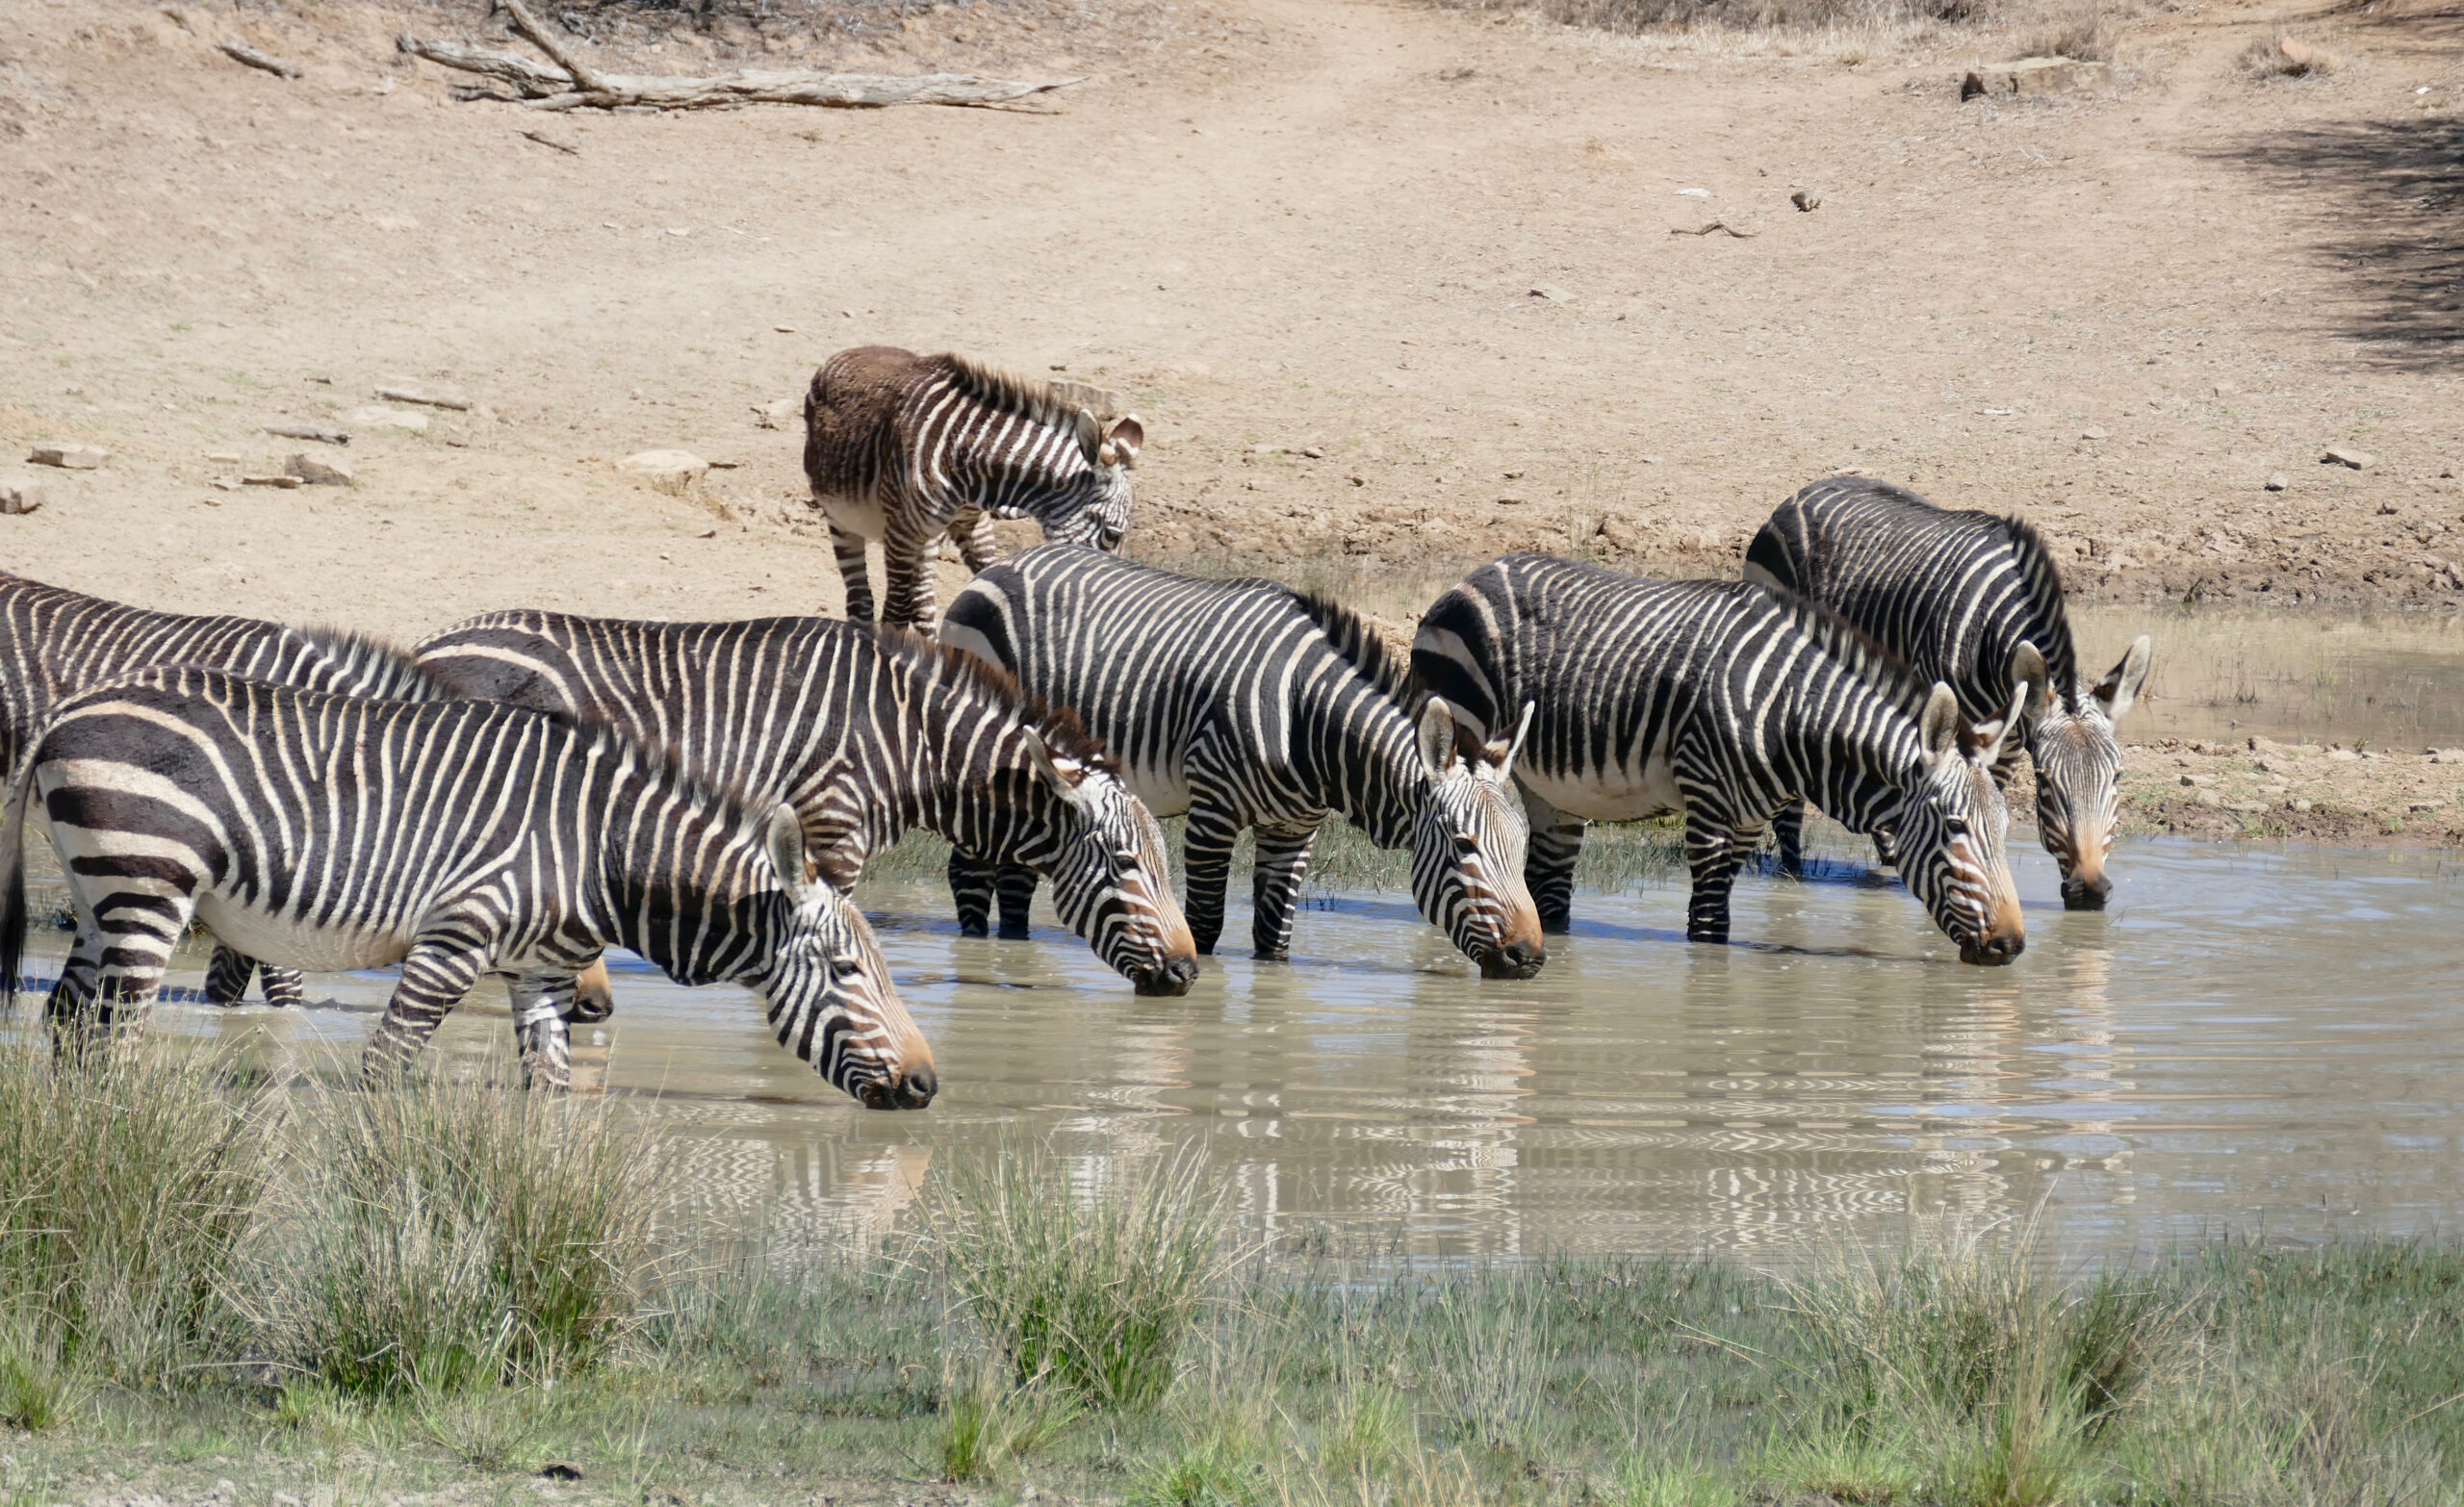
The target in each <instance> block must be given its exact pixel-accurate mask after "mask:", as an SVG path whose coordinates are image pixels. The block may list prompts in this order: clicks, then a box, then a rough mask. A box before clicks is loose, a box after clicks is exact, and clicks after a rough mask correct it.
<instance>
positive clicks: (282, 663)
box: [0, 572, 611, 1022]
mask: <svg viewBox="0 0 2464 1507" xmlns="http://www.w3.org/2000/svg"><path fill="white" fill-rule="evenodd" d="M167 664H192V665H199V666H203V667H205V668H207V669H214V670H226V671H229V672H231V673H232V674H234V675H241V676H245V677H248V678H250V679H252V680H265V681H269V682H271V683H274V684H279V685H289V686H293V687H295V688H296V689H299V690H303V691H322V692H327V693H329V694H332V695H336V696H373V697H380V698H384V699H386V700H389V701H434V700H437V699H440V698H442V697H444V696H446V695H448V694H449V693H448V692H447V691H445V690H444V689H443V688H442V687H440V686H438V685H436V684H435V683H433V682H432V681H430V680H429V679H428V678H427V677H425V676H423V675H422V674H421V673H420V672H419V670H418V669H417V668H416V667H415V666H413V665H412V663H411V662H410V660H409V658H408V657H406V656H405V655H403V654H402V653H401V652H400V651H398V650H396V649H394V648H392V647H391V646H390V645H386V644H381V643H378V642H376V641H375V640H373V639H368V638H363V637H360V636H359V635H357V634H352V633H335V632H324V631H317V630H309V629H301V628H294V627H285V626H282V625H281V624H278V623H267V622H263V621H261V620H259V619H256V618H240V617H228V616H216V617H192V616H189V615H186V614H182V613H174V612H150V611H147V610H146V609H144V608H142V607H131V606H126V605H124V604H122V603H120V602H116V601H107V600H104V599H102V598H100V597H89V596H87V595H85V594H84V593H83V592H74V591H69V590H67V589H66V588H64V587H60V586H46V585H44V584H43V583H42V582H40V581H33V580H28V579H26V578H25V577H23V576H20V575H9V574H7V573H6V572H0V767H5V768H6V769H8V770H9V771H10V772H12V773H13V772H14V771H15V769H16V767H17V761H18V760H19V759H21V758H22V757H24V755H25V753H26V750H27V749H28V748H29V747H31V746H32V742H33V738H34V735H35V733H36V731H37V730H38V729H39V728H41V727H42V725H43V724H44V723H45V722H46V721H47V720H49V718H50V716H51V711H52V708H53V707H54V706H55V705H57V704H58V703H59V702H60V701H61V700H62V699H63V698H64V697H66V696H68V695H71V694H72V693H74V692H76V691H78V690H80V689H82V688H84V687H86V686H89V685H92V684H95V683H97V682H99V681H103V680H108V679H111V678H113V677H116V676H120V675H124V674H127V673H128V672H130V671H134V670H142V669H146V668H149V667H151V666H155V665H167ZM256 972H257V962H256V959H254V958H248V957H246V956H244V955H243V954H241V953H238V952H235V951H233V950H232V949H231V948H229V947H227V946H218V947H216V948H215V950H214V960H213V961H212V963H210V964H209V965H208V966H207V968H206V975H205V997H206V1001H207V1003H209V1004H213V1005H236V1004H238V1003H239V1002H240V1001H241V1000H242V999H243V998H244V997H245V996H246V994H247V992H248V980H249V977H250V976H251V975H252V974H255V973H256ZM264 978H265V991H266V1003H267V1004H269V1005H274V1006H288V1005H297V1004H299V1003H300V1002H301V1001H302V1000H303V999H304V998H305V997H306V991H305V989H304V987H303V986H302V983H301V981H300V977H299V974H298V971H297V970H295V969H291V968H271V967H269V968H267V969H266V970H265V972H264ZM610 1009H611V1004H610V1001H609V998H608V991H607V973H606V970H605V969H604V968H602V967H600V966H598V965H597V964H593V965H592V967H591V969H590V972H589V974H588V975H587V976H586V977H585V978H584V979H583V981H582V983H581V984H580V987H579V989H578V992H577V994H576V996H575V999H574V1004H573V1010H574V1015H573V1018H574V1019H577V1020H581V1021H585V1022H589V1021H599V1020H604V1019H606V1018H607V1016H608V1012H609V1010H610Z"/></svg>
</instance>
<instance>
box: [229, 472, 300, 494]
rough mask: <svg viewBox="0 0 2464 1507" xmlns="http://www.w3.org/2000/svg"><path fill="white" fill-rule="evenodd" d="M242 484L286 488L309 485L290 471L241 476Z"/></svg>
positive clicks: (245, 485)
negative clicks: (276, 473) (277, 473)
mask: <svg viewBox="0 0 2464 1507" xmlns="http://www.w3.org/2000/svg"><path fill="white" fill-rule="evenodd" d="M240 484H241V485H242V486H244V487H280V488H284V489H286V490H287V489H289V488H292V487H304V486H306V485H307V483H306V482H304V481H302V480H300V479H299V478H298V477H296V476H294V475H292V474H290V473H281V474H279V475H265V476H243V477H241V478H240Z"/></svg>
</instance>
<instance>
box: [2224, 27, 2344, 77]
mask: <svg viewBox="0 0 2464 1507" xmlns="http://www.w3.org/2000/svg"><path fill="white" fill-rule="evenodd" d="M2240 62H2241V64H2242V71H2243V72H2245V73H2247V74H2248V75H2250V76H2251V77H2252V78H2257V79H2302V78H2309V77H2310V76H2312V75H2313V74H2319V75H2324V74H2329V73H2334V72H2336V71H2338V70H2339V69H2341V68H2342V67H2343V66H2344V65H2345V61H2344V59H2342V58H2339V57H2337V56H2336V55H2335V54H2334V53H2332V52H2329V51H2328V50H2327V49H2326V48H2324V47H2321V46H2318V45H2316V44H2314V43H2311V42H2306V41H2302V40H2300V39H2298V38H2294V37H2289V36H2287V35H2286V34H2285V33H2283V32H2282V31H2277V32H2275V33H2273V34H2272V35H2271V36H2267V37H2254V38H2251V39H2250V45H2249V46H2247V47H2245V48H2243V49H2242V56H2241V59H2240Z"/></svg>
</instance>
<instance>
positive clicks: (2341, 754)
mask: <svg viewBox="0 0 2464 1507" xmlns="http://www.w3.org/2000/svg"><path fill="white" fill-rule="evenodd" d="M2327 757H2329V758H2330V759H2333V760H2334V761H2335V762H2337V763H2339V764H2350V763H2353V762H2354V761H2356V760H2358V759H2359V758H2360V757H2361V755H2360V754H2358V753H2354V752H2353V751H2352V750H2350V749H2329V750H2328V751H2327Z"/></svg>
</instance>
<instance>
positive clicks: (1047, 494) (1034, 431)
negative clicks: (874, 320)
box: [805, 345, 1145, 632]
mask: <svg viewBox="0 0 2464 1507" xmlns="http://www.w3.org/2000/svg"><path fill="white" fill-rule="evenodd" d="M1144 442H1145V430H1144V429H1143V428H1142V426H1141V425H1140V424H1139V421H1138V420H1137V418H1136V417H1135V416H1130V417H1124V418H1121V419H1117V420H1115V421H1113V422H1112V423H1111V424H1110V425H1109V426H1106V425H1103V424H1100V423H1098V422H1097V421H1096V419H1095V416H1094V415H1093V414H1092V413H1091V411H1089V410H1088V409H1086V408H1084V407H1082V406H1080V405H1079V404H1077V403H1075V402H1072V401H1070V400H1069V398H1068V397H1067V396H1065V395H1064V394H1063V393H1062V392H1060V391H1059V390H1057V389H1056V388H1055V387H1054V386H1053V385H1052V384H1050V383H1046V382H1039V381H1036V380H1035V379H1034V378H1032V377H1023V376H1018V375H1016V374H1014V373H1012V372H1007V371H1003V370H999V369H997V368H994V367H990V366H987V365H986V364H984V363H982V362H979V361H975V360H972V359H970V358H968V357H965V356H957V355H937V356H919V355H916V354H915V353H913V352H912V351H906V350H900V349H897V348H895V347H893V346H888V345H860V346H858V347H856V348H855V349H852V350H842V351H840V352H839V353H838V354H836V355H834V356H833V357H831V358H830V360H829V361H828V362H826V363H824V364H823V366H822V368H821V370H819V371H817V372H815V373H813V379H812V387H811V389H810V390H809V392H808V393H807V394H806V395H805V476H806V478H807V479H808V480H809V481H810V483H811V484H812V496H813V500H814V501H815V502H816V503H817V504H818V505H819V506H820V507H821V508H822V510H823V511H824V512H825V513H827V514H828V515H829V517H830V538H831V544H832V546H833V548H834V549H835V550H836V552H837V556H838V572H839V575H841V576H842V577H844V578H845V580H846V584H847V616H849V617H850V618H855V619H860V620H861V619H868V618H871V617H872V616H873V588H872V581H871V577H870V576H869V575H867V574H866V571H865V566H864V544H865V541H867V540H873V539H878V540H880V541H881V542H882V563H883V568H884V570H885V572H886V575H887V576H888V581H887V594H886V600H885V601H884V603H883V610H882V613H881V620H882V621H883V622H885V623H906V624H913V625H916V626H921V627H922V628H924V629H925V630H926V631H928V632H929V631H931V629H932V626H933V609H934V603H933V574H932V570H933V567H932V557H933V555H934V553H935V551H936V549H937V546H938V544H939V542H940V540H941V539H942V538H943V536H945V535H946V536H947V537H949V538H950V539H952V540H955V541H956V542H957V544H958V547H959V552H960V554H961V555H962V556H963V558H964V559H965V561H966V565H967V569H969V570H971V571H981V570H983V569H985V568H986V567H987V566H988V565H990V564H992V563H993V562H994V561H995V560H998V559H999V558H1000V557H1001V556H1000V551H999V549H997V548H996V547H995V546H994V544H993V541H992V532H991V529H990V528H989V527H988V526H987V521H988V520H989V519H995V518H1005V519H1023V518H1032V519H1034V520H1035V521H1036V522H1037V523H1039V524H1042V525H1043V535H1044V537H1045V538H1046V539H1058V540H1065V541H1067V542H1069V543H1072V544H1083V545H1091V546H1093V547H1094V548H1096V549H1104V550H1111V549H1117V548H1119V546H1120V541H1121V536H1122V535H1123V534H1126V533H1127V532H1129V517H1130V487H1129V470H1130V468H1131V467H1132V466H1134V465H1136V464H1137V462H1138V449H1139V447H1140V446H1141V445H1142V444H1143V443H1144Z"/></svg>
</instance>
